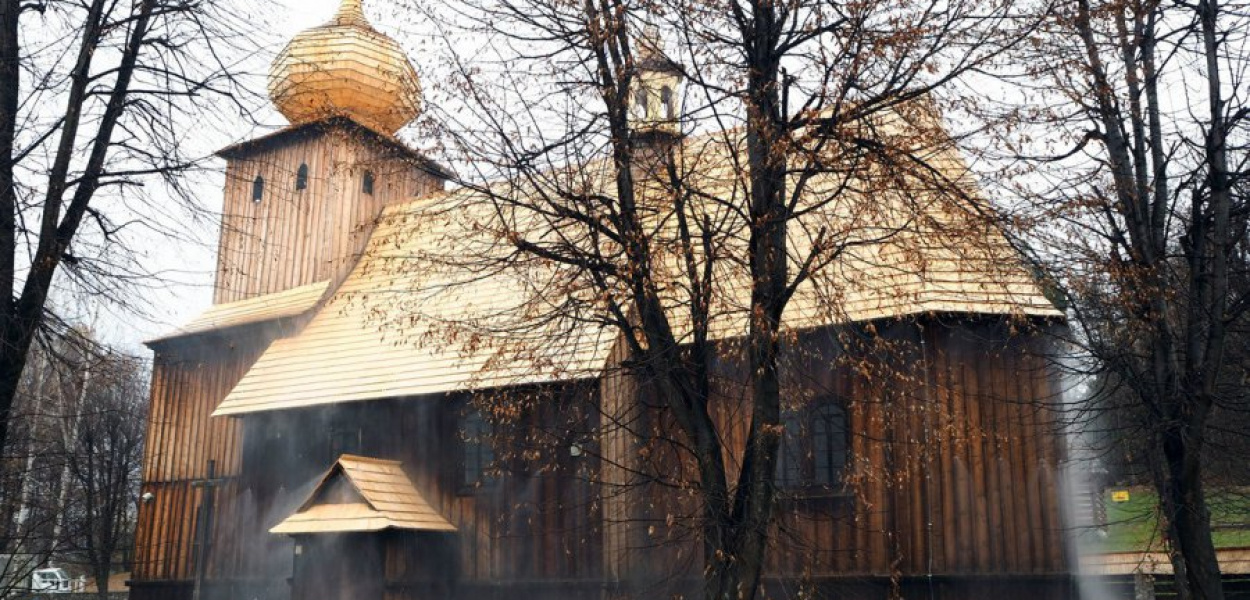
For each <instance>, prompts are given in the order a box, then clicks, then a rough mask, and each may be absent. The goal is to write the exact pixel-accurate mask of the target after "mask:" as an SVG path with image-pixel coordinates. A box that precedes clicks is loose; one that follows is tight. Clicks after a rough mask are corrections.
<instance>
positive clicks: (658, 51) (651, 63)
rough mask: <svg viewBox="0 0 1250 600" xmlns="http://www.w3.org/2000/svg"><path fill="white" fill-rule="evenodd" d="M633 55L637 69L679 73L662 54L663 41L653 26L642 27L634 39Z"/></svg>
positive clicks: (671, 62)
mask: <svg viewBox="0 0 1250 600" xmlns="http://www.w3.org/2000/svg"><path fill="white" fill-rule="evenodd" d="M634 42H635V44H634V47H635V48H634V55H635V57H636V62H637V65H638V68H639V69H642V70H648V71H664V72H669V73H680V72H681V69H679V68H677V65H676V64H675V63H674V62H673V61H672V60H670V59H669V58H668V56H666V55H665V54H664V40H663V38H661V37H660V29H659V28H658V27H656V26H655V25H650V24H649V25H647V26H646V27H643V29H642V32H640V33H639V35H638V36H637V37H636V38H634Z"/></svg>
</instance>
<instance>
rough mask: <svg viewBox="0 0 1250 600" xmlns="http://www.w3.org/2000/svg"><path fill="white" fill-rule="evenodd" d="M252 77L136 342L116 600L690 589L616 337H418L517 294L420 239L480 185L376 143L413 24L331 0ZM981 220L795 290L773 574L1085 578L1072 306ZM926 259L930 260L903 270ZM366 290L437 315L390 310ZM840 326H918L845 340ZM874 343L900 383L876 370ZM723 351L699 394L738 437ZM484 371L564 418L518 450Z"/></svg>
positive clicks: (1030, 580) (1039, 594)
mask: <svg viewBox="0 0 1250 600" xmlns="http://www.w3.org/2000/svg"><path fill="white" fill-rule="evenodd" d="M639 80H640V81H641V82H642V85H644V86H663V87H657V88H656V89H646V90H644V93H646V94H649V95H650V96H651V97H653V98H654V99H655V100H657V101H659V103H658V104H656V106H659V107H661V111H660V112H663V110H664V108H665V106H666V105H665V104H664V103H665V102H670V99H669V98H670V97H671V95H672V93H673V90H672V89H670V88H669V87H668V86H670V85H676V83H677V82H676V81H675V80H674V78H673V77H672V74H671V73H666V72H664V71H663V68H662V66H660V67H657V71H656V72H654V73H643V74H642V76H640V78H639ZM270 95H271V97H272V99H273V101H274V103H275V104H276V106H277V107H278V109H279V110H280V111H281V112H282V113H283V114H284V115H285V116H286V117H287V118H288V119H289V121H290V122H291V125H290V126H289V127H287V128H285V129H282V130H280V131H277V132H274V133H272V134H269V135H266V136H263V137H260V138H257V139H253V140H249V141H246V142H243V143H240V144H237V145H235V146H232V147H229V148H226V149H224V150H222V151H221V152H220V156H221V157H222V158H224V159H225V160H226V163H227V168H226V187H225V200H224V210H223V214H224V216H223V219H222V224H221V235H220V243H219V258H218V270H217V273H216V277H217V282H216V287H215V295H214V298H213V300H214V303H213V306H212V307H211V308H210V309H208V310H207V311H206V312H205V313H203V314H202V315H200V316H198V317H197V318H195V319H194V320H192V321H191V322H189V323H187V324H185V325H184V326H182V327H180V328H178V329H177V330H175V331H173V332H171V333H169V334H168V335H166V336H164V337H161V338H159V339H156V340H152V341H150V342H149V346H150V347H151V348H152V350H153V351H154V352H155V361H154V373H153V381H152V387H151V389H152V397H151V409H150V416H149V418H150V424H149V428H148V442H147V449H146V457H145V461H144V467H143V489H142V494H143V495H142V502H141V506H140V511H139V524H138V532H137V539H136V553H135V558H134V569H133V579H132V580H131V581H130V582H129V585H130V593H131V595H132V597H133V598H134V599H135V600H166V599H169V600H173V599H190V598H202V599H209V598H212V599H217V598H220V599H238V600H251V599H257V600H261V599H264V600H269V599H274V600H287V599H290V600H313V599H316V600H340V599H341V600H346V599H348V598H352V599H360V598H386V599H388V600H391V599H393V600H401V599H404V600H425V599H436V598H437V599H443V598H447V599H452V598H466V599H467V598H516V597H532V598H543V599H548V598H570V599H573V598H578V599H581V598H586V599H607V598H622V599H624V598H635V597H637V598H660V597H669V598H674V597H697V596H698V595H699V591H698V590H699V588H698V585H699V578H700V573H701V565H700V563H699V561H700V560H701V559H700V556H701V555H700V552H699V551H698V549H699V541H698V539H697V535H692V534H691V531H690V528H689V527H685V526H684V525H683V522H684V521H685V517H684V515H685V514H686V513H684V512H683V511H686V512H689V501H688V498H684V497H682V494H679V493H675V492H674V491H673V490H672V489H669V488H668V487H666V486H665V485H664V484H663V483H662V481H663V478H664V476H665V475H666V473H667V472H675V471H678V470H680V459H674V458H672V457H671V456H667V457H666V455H665V452H664V451H662V450H657V449H656V448H655V446H654V442H655V439H658V438H659V437H660V436H652V435H651V434H649V433H647V432H648V431H652V430H650V429H647V428H646V427H645V426H639V427H638V428H634V427H608V425H607V423H608V421H609V420H614V421H615V422H617V423H619V422H620V420H621V419H623V418H624V417H622V415H642V416H639V417H638V422H640V423H641V422H645V421H646V418H645V413H647V412H648V410H649V409H648V408H647V406H648V403H647V397H648V392H647V386H646V385H645V383H644V382H639V381H636V380H635V379H634V378H632V377H631V375H630V372H629V370H628V369H621V368H615V367H619V366H620V365H623V364H627V362H628V359H629V357H628V356H627V352H625V351H624V350H622V348H623V346H622V345H620V344H618V343H617V341H618V340H614V339H613V338H612V337H611V335H610V334H609V333H608V332H606V330H602V329H600V328H596V327H590V326H584V327H582V329H579V330H577V331H571V330H562V331H560V332H558V333H554V332H553V333H552V335H551V337H550V338H549V339H542V340H539V343H537V344H536V345H535V346H536V349H535V350H534V352H527V354H528V355H530V358H531V359H532V358H533V355H534V353H535V352H545V353H548V354H549V355H551V356H552V357H556V356H559V357H560V360H555V359H552V360H537V361H535V360H531V361H530V362H528V363H525V364H522V363H520V362H518V361H516V360H511V361H510V360H507V359H502V358H501V357H500V356H498V355H490V356H487V354H488V353H487V352H486V351H485V350H481V351H478V350H475V348H476V346H475V345H474V344H473V343H471V342H469V341H467V340H463V339H452V336H448V339H446V340H442V341H441V342H437V343H430V339H436V338H437V333H438V330H437V323H438V322H439V318H437V317H440V316H442V317H446V318H451V317H452V316H454V315H456V314H459V313H465V312H473V311H479V312H482V311H488V310H489V309H491V307H497V306H500V305H503V304H506V303H507V302H509V301H510V299H513V298H515V297H516V296H517V294H518V289H519V288H518V287H517V286H518V284H517V282H515V281H507V280H505V279H506V278H505V279H501V278H492V277H469V278H466V279H468V281H466V282H464V284H463V285H460V286H447V285H443V284H445V283H446V282H447V281H448V280H449V278H450V279H454V278H455V276H456V274H455V273H449V272H447V269H448V267H447V265H446V264H443V265H440V266H437V267H436V266H433V265H431V266H430V268H429V269H428V270H424V269H422V268H421V258H420V257H422V256H424V255H426V254H427V253H428V252H430V251H431V249H437V248H442V247H446V246H450V247H453V248H461V247H462V248H463V249H465V251H472V250H471V248H472V238H473V236H474V231H473V228H472V227H471V226H469V225H468V224H466V221H469V220H471V219H468V218H467V217H466V216H465V215H464V214H461V213H457V212H456V211H455V210H431V207H439V206H454V204H455V202H457V201H458V200H463V199H464V198H465V196H466V195H471V194H473V192H472V191H470V190H466V189H463V188H461V189H457V190H453V191H445V190H444V187H445V186H444V184H445V182H446V181H447V180H448V179H450V176H449V174H448V172H447V171H446V170H445V169H443V168H442V167H440V166H439V165H438V164H437V163H435V162H434V161H431V160H429V159H428V158H426V157H425V156H423V155H422V154H421V153H419V152H417V151H415V150H413V149H411V148H409V147H408V146H406V145H405V144H404V143H403V142H401V141H399V140H398V139H396V138H395V137H394V134H395V132H396V131H398V130H399V129H400V128H401V127H403V126H404V125H406V124H407V123H409V122H411V121H412V120H413V119H414V118H415V117H416V116H417V115H418V114H419V110H420V107H421V90H420V86H419V83H418V79H417V74H416V72H415V70H414V69H413V67H412V65H411V64H410V63H409V61H408V58H407V57H406V56H405V55H404V53H403V52H402V51H401V49H400V47H399V45H398V44H396V43H395V42H394V41H393V40H392V39H390V38H388V37H386V36H385V35H383V34H381V33H379V32H378V31H376V30H375V29H373V28H372V27H371V26H370V24H369V23H368V22H367V21H366V19H365V17H364V14H363V12H362V10H361V6H360V2H359V0H346V1H345V2H344V4H343V6H342V8H341V9H340V10H339V12H338V13H337V15H336V16H335V17H334V18H333V19H332V20H331V21H330V22H328V23H326V24H325V25H322V26H319V27H315V28H313V29H311V30H308V31H305V32H303V33H301V34H299V35H298V36H296V37H295V38H294V39H293V40H292V41H291V42H290V43H289V45H288V46H287V47H286V49H285V50H283V52H282V53H281V54H280V55H279V56H278V58H277V59H276V60H275V63H274V66H273V71H272V73H271V81H270ZM643 104H644V105H645V104H646V103H645V102H644V103H643ZM667 107H668V110H670V111H671V104H670V105H667ZM642 116H643V117H646V116H647V115H642ZM663 116H665V117H669V118H671V117H672V115H671V114H669V115H663ZM682 143H683V144H684V145H685V146H686V147H687V148H699V147H701V144H702V146H703V147H706V146H707V142H706V141H703V142H701V141H699V140H694V139H692V140H686V141H684V142H682ZM687 151H688V150H682V152H687ZM724 151H725V150H724V149H720V150H716V152H724ZM952 160H957V159H952ZM723 162H725V163H728V162H729V161H727V160H726V161H723ZM718 168H719V170H720V172H726V171H727V170H732V169H729V167H728V166H726V165H721V166H720V167H718ZM714 170H715V169H714ZM722 174H723V173H722ZM729 176H731V177H732V176H733V174H732V173H729ZM709 185H712V184H709ZM874 201H876V199H874ZM984 236H985V239H982V240H976V241H975V244H976V245H977V246H978V247H981V248H984V247H991V248H994V250H992V251H990V252H988V253H982V254H980V255H978V256H977V257H976V258H968V257H964V258H962V259H956V258H955V257H954V255H953V254H950V252H949V249H946V250H942V249H931V248H930V247H929V246H926V245H924V244H919V243H915V240H912V242H907V241H903V242H900V243H899V245H901V246H904V248H901V249H900V248H894V249H891V248H887V247H885V246H884V245H879V246H870V247H865V248H863V249H862V253H863V254H862V256H861V258H862V260H859V262H857V263H855V262H854V261H850V262H847V264H846V265H844V267H843V270H842V271H839V272H838V274H837V277H839V278H841V281H843V284H839V285H842V288H843V289H844V301H843V302H841V303H840V305H841V306H842V307H843V310H841V311H840V312H839V313H838V314H837V315H831V314H826V313H825V312H823V311H820V310H814V309H812V307H814V306H816V305H817V304H818V303H819V298H818V297H817V295H812V296H811V297H808V298H798V299H796V303H797V305H798V306H799V308H796V309H795V317H794V318H793V319H790V320H789V321H787V327H789V328H790V329H791V330H793V332H794V336H793V342H792V343H793V344H794V345H795V346H796V347H798V348H801V349H802V352H796V353H795V354H796V355H801V358H798V359H796V360H795V362H794V364H793V366H792V370H793V371H794V372H795V373H796V375H795V376H793V377H791V378H790V383H789V384H788V385H792V386H795V387H803V388H804V392H803V393H804V394H805V395H807V396H810V397H812V398H814V399H813V400H811V402H809V403H808V404H809V406H807V407H806V408H803V409H802V410H798V409H796V410H794V411H791V412H790V413H788V414H787V416H786V423H785V426H786V433H785V436H786V437H785V442H784V445H783V452H782V454H783V456H782V457H781V462H780V465H779V468H778V472H777V485H778V489H779V499H778V507H777V519H776V531H775V532H774V533H773V534H772V535H771V539H772V547H771V548H770V552H769V563H768V566H767V569H766V571H767V573H766V578H765V590H764V593H765V594H767V597H769V598H797V597H817V598H865V599H867V598H893V597H904V598H926V599H973V598H998V597H1008V596H1010V597H1014V598H1018V599H1021V600H1025V599H1034V598H1036V599H1046V598H1066V597H1070V596H1072V594H1073V592H1072V587H1071V577H1070V572H1069V563H1068V560H1067V558H1068V550H1067V548H1066V547H1065V535H1064V517H1063V507H1062V502H1061V493H1060V488H1061V482H1060V480H1059V477H1058V472H1059V471H1058V467H1059V464H1060V462H1061V461H1062V458H1063V456H1062V455H1063V446H1062V440H1061V437H1060V434H1059V433H1058V428H1057V427H1056V424H1055V423H1053V422H1052V420H1051V418H1050V416H1049V415H1048V413H1047V412H1046V411H1044V410H1042V409H1040V408H1039V407H1042V406H1045V405H1046V404H1047V403H1051V402H1054V401H1055V399H1056V398H1057V397H1058V396H1059V394H1060V389H1059V386H1058V384H1057V378H1056V377H1055V375H1054V373H1053V371H1052V370H1051V369H1050V368H1049V367H1048V365H1047V362H1046V358H1045V356H1046V351H1047V343H1048V342H1047V339H1048V338H1047V337H1046V336H1045V335H1044V333H1045V331H1046V330H1047V329H1049V328H1053V327H1062V315H1061V313H1060V312H1059V311H1057V310H1056V309H1055V308H1054V307H1053V306H1052V304H1051V303H1050V302H1048V301H1047V299H1046V298H1045V297H1044V296H1043V294H1042V291H1041V289H1040V288H1039V286H1038V285H1037V284H1036V283H1035V282H1034V281H1033V279H1032V277H1031V275H1030V273H1029V272H1028V271H1027V270H1026V269H1025V268H1024V267H1023V265H1022V264H1021V263H1020V262H1019V261H1018V260H1016V259H1015V258H1014V255H1012V254H1011V251H1010V248H1007V246H1006V243H1005V241H1002V240H1000V239H998V238H1000V237H1001V236H998V235H997V234H996V233H995V232H985V233H984ZM961 239H963V240H964V241H963V242H956V243H955V245H958V244H959V243H968V244H972V243H974V242H969V241H967V238H966V236H965V237H964V238H961ZM987 240H988V241H987ZM457 244H460V245H462V246H457ZM917 252H918V253H920V254H921V255H922V256H920V257H919V258H918V257H917V255H916V253H917ZM926 253H927V254H926ZM915 261H922V262H925V263H928V264H931V265H941V267H935V268H934V269H932V270H930V271H929V272H928V273H924V274H918V273H914V272H910V273H909V272H904V271H905V270H904V269H900V268H899V267H900V266H903V263H910V262H915ZM852 263H854V264H852ZM401 264H402V265H403V266H399V265H401ZM414 265H415V267H414ZM900 290H903V291H904V292H905V293H899V291H900ZM377 297H389V298H395V299H398V301H399V302H401V303H402V302H404V301H410V302H412V303H414V304H416V305H419V306H420V308H421V310H423V311H425V312H426V313H427V314H430V315H433V317H436V318H430V319H426V320H424V321H422V322H421V323H415V324H410V325H411V327H412V328H415V329H418V330H420V329H421V328H426V329H425V330H424V331H425V332H424V333H421V332H418V333H416V334H413V335H411V336H410V335H406V334H405V333H403V332H401V331H399V330H400V329H403V328H402V327H400V326H399V325H397V324H395V323H394V322H391V321H388V320H387V318H385V317H379V316H378V312H379V311H378V308H377V306H376V305H375V304H373V303H372V301H371V300H370V299H371V298H377ZM804 307H806V308H804ZM808 309H811V310H808ZM848 328H852V329H856V330H857V331H866V330H871V331H873V332H874V335H876V336H879V337H881V338H888V339H890V340H894V341H895V342H898V343H899V344H900V346H905V347H906V348H908V350H905V351H901V352H898V353H888V354H882V355H877V356H876V357H875V358H874V357H868V358H865V359H863V360H859V361H842V360H839V359H838V357H839V355H840V354H842V353H845V352H846V349H845V347H844V344H843V343H842V342H841V340H843V339H844V338H843V337H842V336H841V335H840V332H845V331H847V329H848ZM730 329H731V330H732V327H731V328H730ZM431 333H433V334H435V337H434V338H431V336H430V335H429V334H431ZM721 335H723V337H724V338H725V339H727V340H729V339H732V338H733V335H734V334H733V332H732V331H728V332H725V333H722V334H721ZM874 360H875V361H877V362H878V363H885V362H889V363H891V366H892V367H893V369H892V370H893V371H894V372H896V373H902V374H904V375H905V376H903V377H895V378H887V380H888V381H889V382H888V383H885V384H881V383H879V382H878V383H872V382H870V381H868V379H867V378H866V377H865V376H864V373H865V372H866V371H871V370H872V369H873V368H875V367H874V366H873V365H872V364H871V363H872V362H873V361H874ZM733 362H734V361H733V360H732V358H731V357H727V358H726V359H725V360H724V361H723V363H724V365H723V370H724V371H725V374H724V376H723V377H721V378H719V379H718V383H717V386H716V389H715V390H714V398H713V403H714V404H716V405H717V407H718V408H717V414H718V415H719V417H718V418H720V419H721V420H722V423H721V425H722V426H723V428H724V430H725V432H726V433H725V444H726V447H727V451H728V452H730V453H740V452H741V445H742V435H741V432H742V430H744V426H743V425H742V421H743V419H744V418H747V417H744V416H743V415H749V411H747V412H745V413H744V412H742V410H741V407H742V402H743V397H744V394H743V390H742V387H741V385H735V383H734V381H735V378H734V377H733V373H734V371H735V367H734V365H733ZM537 365H545V366H543V367H539V366H537ZM877 366H881V365H880V364H878V365H877ZM482 390H490V392H491V393H493V394H511V393H517V394H528V395H531V396H534V395H538V396H542V397H545V398H549V399H550V406H552V407H556V408H554V409H553V410H552V411H551V412H553V413H559V414H560V415H561V418H566V419H569V420H571V421H575V425H576V426H575V427H570V428H568V430H569V431H576V432H578V433H577V435H575V436H571V437H570V438H569V439H561V440H557V441H555V442H553V443H551V444H549V445H548V446H547V449H548V450H549V449H550V448H555V449H556V451H552V452H547V453H545V454H544V453H541V452H540V453H538V454H540V455H541V456H539V458H538V459H534V456H530V457H529V458H528V459H524V458H516V456H518V455H524V454H525V453H524V452H516V450H517V449H516V448H509V447H503V446H501V445H506V444H508V443H509V442H508V438H507V436H502V435H493V433H494V432H493V431H492V427H493V426H494V425H493V424H492V423H494V422H493V421H491V420H489V419H486V418H484V417H483V416H482V414H481V412H480V411H478V410H476V409H475V404H474V402H473V398H474V396H475V394H480V393H482ZM787 393H793V394H794V395H798V393H797V392H795V391H794V390H790V391H789V392H787ZM566 409H567V410H566ZM517 443H520V442H517ZM540 463H541V464H540ZM626 481H631V482H632V484H631V485H623V483H624V482H626Z"/></svg>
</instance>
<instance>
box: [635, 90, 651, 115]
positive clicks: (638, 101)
mask: <svg viewBox="0 0 1250 600" xmlns="http://www.w3.org/2000/svg"><path fill="white" fill-rule="evenodd" d="M634 104H635V105H637V106H638V114H640V115H642V116H643V117H647V116H650V113H651V111H650V110H648V108H647V90H645V89H641V88H639V89H638V91H637V92H635V93H634Z"/></svg>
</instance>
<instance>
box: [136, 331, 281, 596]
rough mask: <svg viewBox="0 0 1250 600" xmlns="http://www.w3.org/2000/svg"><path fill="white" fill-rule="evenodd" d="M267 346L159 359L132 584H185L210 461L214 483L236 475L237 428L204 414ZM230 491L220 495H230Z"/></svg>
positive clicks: (214, 345) (191, 351)
mask: <svg viewBox="0 0 1250 600" xmlns="http://www.w3.org/2000/svg"><path fill="white" fill-rule="evenodd" d="M267 345H268V340H266V339H263V338H260V339H257V338H251V339H242V340H236V343H233V344H226V343H222V342H220V341H218V342H208V341H205V342H204V343H203V344H202V345H194V346H190V347H184V348H181V349H180V350H179V351H169V352H160V353H158V354H157V356H156V359H155V361H154V364H153V370H152V392H151V394H152V396H151V406H150V414H149V417H148V433H147V443H146V446H145V449H144V459H143V484H142V492H143V493H150V494H152V500H151V501H149V502H144V503H143V504H142V505H141V506H140V510H139V521H138V524H137V529H136V534H135V563H134V571H133V578H134V579H135V580H136V581H147V580H186V579H189V578H190V577H191V576H192V560H191V555H192V540H193V533H194V528H195V518H196V515H195V513H196V508H197V507H198V506H199V502H200V490H198V489H195V488H193V487H192V485H191V482H192V481H193V480H196V479H203V478H205V477H206V476H207V465H208V461H209V460H214V461H216V465H217V466H216V468H217V474H218V476H220V477H227V478H229V477H233V476H235V475H237V474H238V472H239V465H240V457H241V452H242V438H241V435H240V432H241V431H240V427H239V424H238V423H237V422H235V421H233V420H230V419H211V418H209V414H211V413H212V411H213V410H214V409H215V408H217V404H218V403H219V402H220V401H221V399H222V398H224V397H225V395H226V393H227V392H229V391H230V389H231V388H232V387H233V386H234V384H235V383H237V382H238V380H239V379H241V378H242V377H243V374H244V373H246V372H247V369H248V368H250V367H251V365H252V363H253V362H255V360H256V359H257V358H258V357H259V356H260V353H261V352H262V351H263V350H264V348H265V346H267ZM230 493H231V492H230V490H229V489H225V490H222V491H221V492H219V495H220V496H228V495H230Z"/></svg>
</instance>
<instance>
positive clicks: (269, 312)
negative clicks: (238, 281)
mask: <svg viewBox="0 0 1250 600" xmlns="http://www.w3.org/2000/svg"><path fill="white" fill-rule="evenodd" d="M329 286H330V282H329V281H318V282H316V283H310V284H308V285H301V286H298V287H293V288H291V289H289V290H283V291H281V292H275V293H272V294H263V295H260V296H256V297H254V298H247V299H245V300H238V301H235V302H226V303H224V304H216V305H213V306H210V307H209V308H208V309H207V310H205V311H204V312H202V313H200V314H199V315H197V316H196V317H195V318H193V319H191V320H190V321H188V322H187V323H186V324H184V325H182V326H181V327H179V328H177V329H175V330H173V331H171V332H169V333H166V334H165V335H162V336H160V337H158V338H155V339H152V340H148V342H147V343H148V344H149V345H150V344H158V343H161V342H165V341H169V340H172V339H175V338H180V337H185V336H190V335H196V334H201V333H207V332H210V331H218V330H222V329H227V328H230V327H241V326H243V325H252V324H255V323H263V322H266V321H275V320H278V319H287V318H291V317H296V316H299V315H301V314H304V313H305V312H308V311H309V310H311V309H312V308H313V307H314V306H316V305H317V302H319V301H320V300H321V299H322V298H323V297H324V296H325V294H326V291H327V288H328V287H329Z"/></svg>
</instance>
